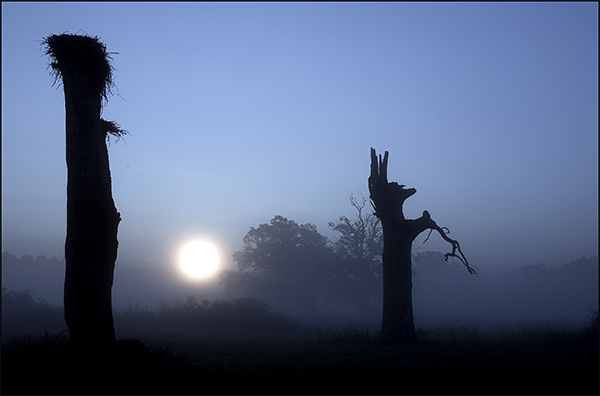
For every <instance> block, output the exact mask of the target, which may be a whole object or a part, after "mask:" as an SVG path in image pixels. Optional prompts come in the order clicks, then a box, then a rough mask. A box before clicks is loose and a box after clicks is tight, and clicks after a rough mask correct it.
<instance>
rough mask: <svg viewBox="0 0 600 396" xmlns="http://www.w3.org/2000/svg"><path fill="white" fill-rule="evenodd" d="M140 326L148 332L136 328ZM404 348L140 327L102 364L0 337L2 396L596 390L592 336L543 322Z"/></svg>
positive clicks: (45, 338) (347, 336)
mask: <svg viewBox="0 0 600 396" xmlns="http://www.w3.org/2000/svg"><path fill="white" fill-rule="evenodd" d="M146 330H148V329H146ZM419 337H420V338H421V341H420V343H419V344H418V345H415V346H397V345H392V346H390V345H383V344H380V343H378V342H377V338H376V336H375V334H372V333H368V332H367V331H364V330H360V329H357V328H347V329H342V330H336V331H319V332H317V333H310V334H309V333H307V332H304V333H302V332H288V333H281V332H277V333H275V332H273V333H269V332H253V333H241V332H239V331H237V332H233V331H225V330H223V329H213V330H212V331H200V332H189V331H188V332H176V331H171V332H168V331H163V332H156V331H147V332H146V334H145V335H142V336H140V337H139V339H125V340H120V341H118V342H117V348H116V350H115V353H114V355H113V359H112V360H111V363H106V362H95V361H94V360H93V359H88V360H87V361H81V360H76V359H74V358H73V356H71V352H70V350H69V348H68V337H67V335H66V333H46V334H44V335H40V336H31V335H14V336H12V337H9V338H8V339H5V338H3V348H2V389H1V391H2V394H94V393H96V394H570V395H573V394H598V393H599V365H598V338H597V337H598V333H597V327H596V329H595V333H590V332H585V331H572V330H561V329H553V328H550V327H544V326H537V327H536V326H533V327H522V328H514V329H512V330H511V331H507V330H505V331H502V332H498V333H497V334H495V335H492V334H490V333H485V334H481V333H480V332H479V331H477V330H476V329H470V328H466V327H444V328H437V329H428V330H427V331H425V330H421V331H419Z"/></svg>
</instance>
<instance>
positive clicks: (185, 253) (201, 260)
mask: <svg viewBox="0 0 600 396" xmlns="http://www.w3.org/2000/svg"><path fill="white" fill-rule="evenodd" d="M179 265H180V267H181V269H182V270H183V272H184V273H185V274H186V275H187V276H188V277H190V278H194V279H201V278H206V277H208V276H210V275H212V274H213V273H214V272H215V271H216V270H217V269H218V267H219V253H218V251H217V249H216V248H215V246H214V245H213V244H212V243H209V242H207V241H204V240H195V241H192V242H188V243H187V244H185V245H184V246H183V248H182V249H181V252H180V254H179Z"/></svg>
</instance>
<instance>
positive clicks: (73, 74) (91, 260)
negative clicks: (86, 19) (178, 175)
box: [46, 34, 121, 349]
mask: <svg viewBox="0 0 600 396" xmlns="http://www.w3.org/2000/svg"><path fill="white" fill-rule="evenodd" d="M46 43H47V45H48V53H49V54H50V55H52V57H53V59H54V61H55V62H54V63H53V64H52V67H53V69H54V70H55V72H56V73H57V74H58V75H59V76H60V77H61V78H62V84H63V88H64V94H65V109H66V161H67V168H68V181H67V236H66V243H65V262H66V272H65V284H64V309H65V321H66V323H67V326H68V328H69V333H70V339H71V343H72V345H73V346H76V347H80V348H85V349H89V348H92V349H102V348H105V347H106V346H108V345H111V344H112V343H113V342H114V341H115V331H114V324H113V315H112V285H113V275H114V266H115V261H116V258H117V248H118V241H117V231H118V225H119V222H120V220H121V218H120V214H119V213H118V212H117V209H116V207H115V204H114V201H113V197H112V191H111V176H110V168H109V161H108V150H107V146H106V136H107V134H106V133H107V131H106V124H107V122H106V121H103V120H101V118H100V113H101V108H102V100H103V98H105V95H106V84H107V81H110V74H109V75H108V80H107V77H106V75H102V73H101V72H102V71H106V70H107V68H108V72H109V73H110V70H111V69H110V65H109V64H108V59H107V55H106V52H105V48H104V45H103V44H101V43H100V42H99V41H98V40H97V39H96V38H92V37H87V36H76V35H66V34H63V35H60V36H50V37H49V38H47V39H46ZM99 71H100V73H99Z"/></svg>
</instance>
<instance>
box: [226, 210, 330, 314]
mask: <svg viewBox="0 0 600 396" xmlns="http://www.w3.org/2000/svg"><path fill="white" fill-rule="evenodd" d="M233 260H234V261H235V262H236V265H237V267H238V270H237V271H234V270H225V271H222V272H221V273H220V274H219V277H220V279H221V283H223V284H225V286H226V287H227V289H229V291H236V292H239V293H240V294H242V295H245V296H248V297H255V298H259V299H261V300H264V301H267V302H269V303H270V304H272V305H273V306H274V307H275V308H276V309H278V310H283V309H287V310H288V311H294V312H296V313H303V314H309V315H310V314H314V313H316V311H317V308H318V302H319V298H320V294H321V293H322V291H323V289H324V285H325V283H326V282H327V277H328V266H329V265H330V264H331V263H332V262H333V249H332V248H331V246H329V241H328V239H327V238H326V237H324V236H323V235H321V234H319V232H317V229H316V227H315V226H314V225H312V224H302V225H300V224H297V223H296V222H294V221H292V220H288V219H286V218H285V217H282V216H275V217H274V218H273V219H272V220H271V222H270V223H269V224H261V225H259V226H258V228H254V227H251V228H250V231H248V233H247V234H246V236H244V245H243V247H242V250H240V251H237V252H235V253H234V254H233Z"/></svg>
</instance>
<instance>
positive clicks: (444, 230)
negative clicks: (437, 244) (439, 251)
mask: <svg viewBox="0 0 600 396" xmlns="http://www.w3.org/2000/svg"><path fill="white" fill-rule="evenodd" d="M427 228H430V229H431V231H429V235H431V232H432V231H433V230H435V231H437V232H438V233H439V234H440V236H441V237H442V238H443V239H444V240H445V241H446V242H449V243H450V244H451V245H452V252H451V253H446V254H445V255H444V260H446V261H448V257H456V258H458V259H459V260H460V262H461V263H463V265H464V266H465V267H467V270H468V271H469V273H470V274H471V275H473V274H475V275H476V274H477V272H475V270H474V269H473V268H471V266H469V262H468V261H467V258H466V257H465V255H464V253H463V252H462V250H460V244H459V243H458V241H455V240H454V239H452V238H450V237H448V234H449V233H450V230H448V228H446V227H440V226H438V225H437V224H436V222H435V221H433V219H430V220H429V226H428V227H427ZM429 235H427V238H426V239H425V241H423V243H425V242H426V241H427V239H429ZM457 251H458V253H459V254H456V252H457Z"/></svg>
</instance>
